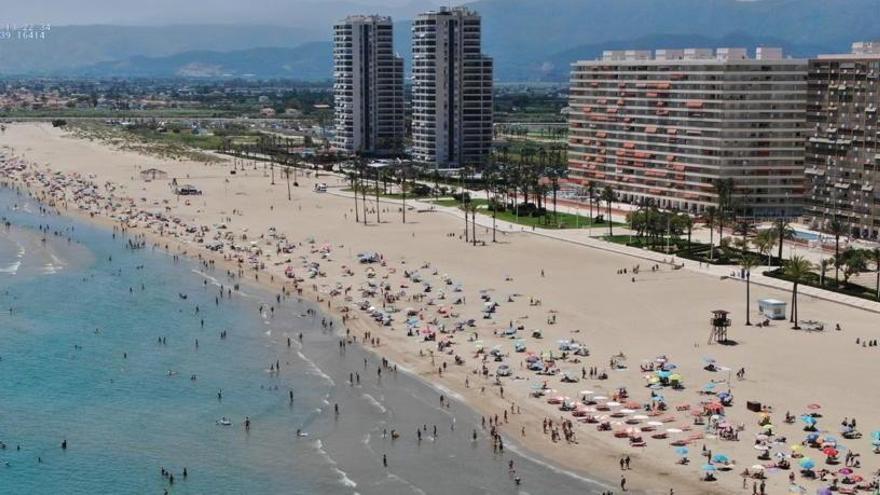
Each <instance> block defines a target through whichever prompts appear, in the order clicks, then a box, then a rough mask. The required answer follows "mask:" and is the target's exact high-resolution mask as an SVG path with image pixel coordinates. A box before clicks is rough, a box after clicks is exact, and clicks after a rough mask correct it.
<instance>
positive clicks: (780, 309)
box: [758, 299, 786, 320]
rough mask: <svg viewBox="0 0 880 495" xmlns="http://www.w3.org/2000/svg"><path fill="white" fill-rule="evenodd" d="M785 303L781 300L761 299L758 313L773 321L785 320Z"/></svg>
mask: <svg viewBox="0 0 880 495" xmlns="http://www.w3.org/2000/svg"><path fill="white" fill-rule="evenodd" d="M785 306H786V303H785V301H780V300H779V299H759V300H758V311H760V312H761V314H762V315H764V316H765V317H767V318H770V319H771V320H784V319H785Z"/></svg>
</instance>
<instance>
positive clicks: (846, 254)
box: [834, 247, 868, 285]
mask: <svg viewBox="0 0 880 495" xmlns="http://www.w3.org/2000/svg"><path fill="white" fill-rule="evenodd" d="M834 264H835V266H842V267H843V285H847V284H849V279H850V278H851V277H852V276H853V275H858V274H859V273H862V272H864V271H867V269H868V257H867V256H866V252H865V250H862V249H856V248H854V247H848V248H846V249H845V250H844V251H843V252H842V253H840V256H839V257H835V258H834Z"/></svg>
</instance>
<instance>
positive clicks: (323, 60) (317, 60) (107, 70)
mask: <svg viewBox="0 0 880 495" xmlns="http://www.w3.org/2000/svg"><path fill="white" fill-rule="evenodd" d="M332 57H333V48H332V45H331V44H330V43H329V42H314V43H306V44H304V45H301V46H298V47H296V48H250V49H247V50H233V51H227V52H218V51H209V50H196V51H187V52H183V53H178V54H175V55H170V56H167V57H140V56H138V57H130V58H126V59H123V60H117V61H112V62H102V63H99V64H94V65H90V66H86V67H81V68H77V69H74V70H71V71H69V72H68V73H69V74H70V75H77V76H88V77H161V78H166V77H188V78H199V77H203V78H227V77H236V78H242V77H245V78H255V79H279V78H283V79H295V80H298V81H324V80H329V79H330V78H331V77H332V71H333V59H332Z"/></svg>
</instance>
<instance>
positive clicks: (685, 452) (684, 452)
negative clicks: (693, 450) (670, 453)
mask: <svg viewBox="0 0 880 495" xmlns="http://www.w3.org/2000/svg"><path fill="white" fill-rule="evenodd" d="M675 453H676V454H678V455H680V456H681V457H684V456H686V455H688V448H687V447H678V448H676V449H675Z"/></svg>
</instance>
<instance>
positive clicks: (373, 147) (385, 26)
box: [334, 7, 492, 168]
mask: <svg viewBox="0 0 880 495" xmlns="http://www.w3.org/2000/svg"><path fill="white" fill-rule="evenodd" d="M412 36H413V39H412V47H413V48H412V49H413V79H412V140H413V146H412V155H413V158H414V159H415V160H416V161H417V162H421V163H424V164H426V165H428V166H433V167H437V168H457V167H461V166H466V165H479V164H481V163H483V162H484V161H485V159H486V157H487V156H488V155H489V151H490V149H491V145H492V59H491V58H489V57H487V56H485V55H483V53H482V52H481V28H480V16H479V15H478V14H476V13H475V12H473V11H471V10H469V9H466V8H462V7H457V8H453V9H446V8H441V9H440V10H437V11H433V12H428V13H425V14H422V15H419V16H418V17H417V18H416V19H415V20H414V21H413V28H412ZM334 41H335V49H334V65H335V67H334V79H335V85H334V91H335V102H336V140H335V143H334V144H335V147H336V148H337V149H338V150H340V151H344V152H348V153H360V154H366V155H377V156H382V155H396V154H400V153H401V152H402V151H403V141H404V111H403V64H402V61H401V59H400V58H399V57H397V56H396V55H394V53H393V48H392V44H393V41H392V23H391V19H390V18H388V17H378V16H354V17H349V18H347V19H346V20H345V21H344V22H342V23H340V24H338V25H336V26H335V38H334Z"/></svg>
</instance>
